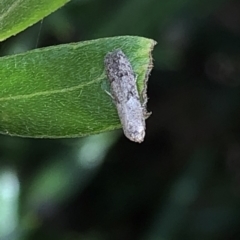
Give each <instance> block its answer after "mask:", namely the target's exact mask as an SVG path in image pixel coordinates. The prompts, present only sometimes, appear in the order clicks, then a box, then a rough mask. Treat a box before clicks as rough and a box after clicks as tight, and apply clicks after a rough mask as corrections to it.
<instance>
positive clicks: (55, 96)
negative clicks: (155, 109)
mask: <svg viewBox="0 0 240 240" xmlns="http://www.w3.org/2000/svg"><path fill="white" fill-rule="evenodd" d="M154 44H155V42H154V41H153V40H151V39H147V38H142V37H130V36H122V37H114V38H103V39H98V40H93V41H85V42H80V43H74V44H66V45H59V46H54V47H48V48H43V49H36V50H33V51H29V52H26V53H24V54H19V55H14V56H8V57H3V58H0V132H1V133H5V134H10V135H18V136H27V137H48V138H59V137H77V136H84V135H90V134H95V133H99V132H104V131H107V130H112V129H116V128H119V127H120V122H119V118H118V115H117V111H116V107H115V105H114V103H113V101H112V99H111V97H110V96H109V95H108V94H107V93H106V91H108V90H109V81H108V80H107V78H106V74H105V70H104V57H105V55H106V54H107V53H108V52H109V51H112V50H114V49H116V48H121V49H122V50H123V52H124V53H125V54H126V55H127V57H128V58H129V60H130V62H131V64H132V66H133V69H134V72H135V74H136V76H137V85H138V90H139V92H140V95H141V97H142V99H144V97H145V91H146V87H145V85H146V80H147V77H148V73H149V71H150V68H151V50H152V48H153V46H154Z"/></svg>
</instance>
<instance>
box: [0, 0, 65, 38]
mask: <svg viewBox="0 0 240 240" xmlns="http://www.w3.org/2000/svg"><path fill="white" fill-rule="evenodd" d="M68 1H69V0H54V1H51V0H2V1H1V2H0V41H3V40H5V39H6V38H8V37H10V36H13V35H16V34H17V33H19V32H21V31H23V30H24V29H26V28H27V27H29V26H31V25H33V24H34V23H36V22H38V21H39V20H41V19H42V18H44V17H45V16H47V15H49V14H50V13H52V12H53V11H55V10H56V9H58V8H59V7H61V6H63V5H64V4H65V3H67V2H68Z"/></svg>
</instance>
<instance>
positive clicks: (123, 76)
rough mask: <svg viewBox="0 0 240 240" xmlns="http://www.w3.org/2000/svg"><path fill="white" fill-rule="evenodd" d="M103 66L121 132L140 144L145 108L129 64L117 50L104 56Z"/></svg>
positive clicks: (143, 134) (120, 51) (143, 127)
mask: <svg viewBox="0 0 240 240" xmlns="http://www.w3.org/2000/svg"><path fill="white" fill-rule="evenodd" d="M104 64H105V69H106V74H107V77H108V79H109V81H110V93H111V95H112V97H113V100H114V103H115V105H116V108H117V112H118V116H119V118H120V121H121V124H122V127H123V132H124V134H125V136H126V137H127V138H128V139H130V140H131V141H134V142H138V143H141V142H142V141H143V140H144V137H145V128H146V126H145V108H144V107H143V106H142V103H141V101H140V97H139V93H138V90H137V85H136V76H135V74H134V72H133V68H132V66H131V63H130V62H129V60H128V58H127V56H126V55H125V54H124V53H123V51H122V50H121V49H117V50H115V51H113V52H109V53H108V54H107V55H106V56H105V60H104Z"/></svg>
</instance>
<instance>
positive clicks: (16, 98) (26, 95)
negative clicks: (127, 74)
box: [0, 75, 104, 101]
mask: <svg viewBox="0 0 240 240" xmlns="http://www.w3.org/2000/svg"><path fill="white" fill-rule="evenodd" d="M103 79H104V76H103V75H101V76H100V77H99V78H97V79H96V80H93V81H90V82H88V83H85V84H79V85H76V86H73V87H69V88H63V89H57V90H50V91H43V92H36V93H31V94H24V95H17V96H10V97H2V98H0V101H9V100H19V99H27V98H33V97H37V96H44V95H51V94H57V93H65V92H71V91H75V90H77V89H81V88H84V87H86V86H88V85H91V84H93V83H97V82H100V81H101V80H103Z"/></svg>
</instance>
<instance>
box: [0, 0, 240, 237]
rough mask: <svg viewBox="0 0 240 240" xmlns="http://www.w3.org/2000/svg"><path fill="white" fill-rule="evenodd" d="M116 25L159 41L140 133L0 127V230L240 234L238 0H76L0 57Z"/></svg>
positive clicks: (113, 32)
mask: <svg viewBox="0 0 240 240" xmlns="http://www.w3.org/2000/svg"><path fill="white" fill-rule="evenodd" d="M118 35H138V36H144V37H148V38H153V39H154V40H156V41H157V42H158V45H157V46H156V47H155V48H154V51H153V58H154V69H153V71H152V73H151V76H150V78H149V84H148V96H149V103H148V110H149V111H151V112H152V115H151V117H150V118H149V119H148V120H147V130H146V132H147V133H146V139H145V141H144V142H143V143H142V144H136V143H133V142H130V141H129V140H128V139H126V138H125V137H124V136H123V134H122V131H121V130H119V131H113V132H110V133H104V134H99V135H95V136H90V137H85V138H79V139H61V140H43V139H24V138H17V137H8V136H1V137H0V142H1V144H0V240H2V239H3V240H12V239H13V240H20V239H21V240H32V239H34V240H38V239H45V240H48V239H49V240H52V239H59V240H70V239H79V240H80V239H84V240H85V239H86V240H105V239H106V240H112V239H113V240H115V239H116V240H118V239H119V240H122V239H124V240H135V239H136V240H137V239H140V240H175V239H176V240H178V239H184V240H188V239H189V240H195V239H196V240H203V239H204V240H205V239H206V240H208V239H209V240H239V239H240V123H239V122H240V111H239V108H240V86H239V85H240V1H238V0H235V1H234V0H232V1H230V0H229V1H227V0H225V1H224V0H218V1H217V0H185V1H183V0H168V1H166V0H115V1H109V0H72V1H71V2H70V3H68V4H67V5H65V6H64V7H62V8H61V9H60V10H58V11H56V12H55V13H53V14H51V15H50V16H48V17H46V18H45V19H44V20H43V21H41V22H40V23H37V24H35V25H34V26H32V27H31V28H28V29H27V30H26V31H24V32H22V33H20V34H18V35H17V36H15V37H12V38H10V39H8V40H7V41H5V42H3V43H1V45H0V54H1V56H4V55H8V54H16V53H19V52H24V51H27V50H30V49H34V48H40V47H45V46H52V45H57V44H61V43H70V42H77V41H83V40H91V39H95V38H100V37H109V36H118Z"/></svg>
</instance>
